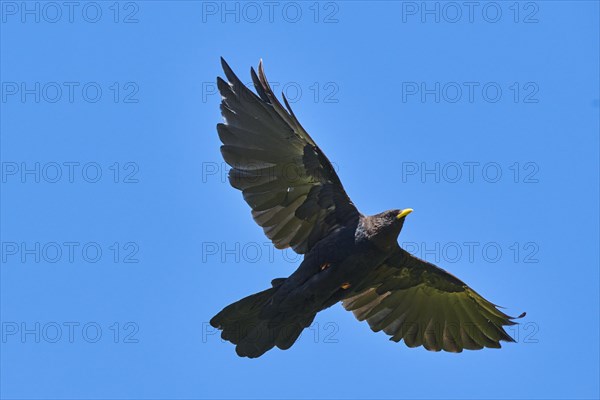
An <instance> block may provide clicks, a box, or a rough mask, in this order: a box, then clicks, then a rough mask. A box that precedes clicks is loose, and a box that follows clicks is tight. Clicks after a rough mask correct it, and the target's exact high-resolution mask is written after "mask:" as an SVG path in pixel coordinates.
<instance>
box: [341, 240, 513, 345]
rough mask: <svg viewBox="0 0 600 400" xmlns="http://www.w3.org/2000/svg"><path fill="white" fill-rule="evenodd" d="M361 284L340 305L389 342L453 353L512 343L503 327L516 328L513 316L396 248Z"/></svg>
mask: <svg viewBox="0 0 600 400" xmlns="http://www.w3.org/2000/svg"><path fill="white" fill-rule="evenodd" d="M366 282H367V283H366V285H364V286H363V288H362V291H360V292H359V293H358V294H356V295H353V296H352V297H349V298H347V299H346V300H344V301H343V303H342V304H343V306H344V307H345V308H346V310H348V311H353V312H354V315H355V316H356V318H358V320H360V321H363V320H367V322H368V323H369V326H370V327H371V329H372V330H373V331H375V332H378V331H381V330H383V331H384V332H385V333H387V334H388V335H390V336H391V338H390V340H393V341H396V342H399V341H400V340H401V339H404V343H406V345H407V346H408V347H418V346H421V345H422V346H424V347H425V348H426V349H427V350H432V351H440V350H445V351H449V352H455V353H459V352H461V351H462V350H463V349H469V350H478V349H481V348H483V347H494V348H499V347H501V346H500V341H501V340H504V341H507V342H514V340H513V338H512V337H510V336H509V335H508V334H507V333H506V331H505V330H504V328H503V326H504V325H514V324H515V322H513V321H512V320H513V319H514V318H513V317H509V316H508V315H506V314H504V313H503V312H502V311H500V310H498V308H497V307H496V306H495V305H494V304H492V303H490V302H489V301H487V300H486V299H484V298H483V297H481V296H480V295H479V294H477V293H476V292H475V291H474V290H473V289H471V288H470V287H468V286H467V285H466V284H465V283H464V282H462V281H461V280H459V279H458V278H456V277H455V276H453V275H451V274H450V273H448V272H446V271H444V270H443V269H441V268H438V267H436V266H435V265H433V264H431V263H428V262H427V261H424V260H421V259H419V258H417V257H414V256H412V255H411V254H410V253H408V252H407V251H405V250H403V249H401V248H400V247H398V248H397V250H396V252H395V253H394V255H393V256H392V257H390V258H389V259H388V260H387V261H386V262H385V264H383V265H381V266H380V267H379V268H378V269H377V270H375V271H374V272H373V273H372V275H371V276H370V277H369V279H368V280H367V281H366ZM359 290H360V289H359ZM523 315H524V314H523ZM523 315H521V316H520V317H522V316H523Z"/></svg>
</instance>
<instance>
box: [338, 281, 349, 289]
mask: <svg viewBox="0 0 600 400" xmlns="http://www.w3.org/2000/svg"><path fill="white" fill-rule="evenodd" d="M350 286H351V285H350V283H349V282H346V283H342V286H340V287H341V288H342V289H344V290H346V289H348V288H349V287H350Z"/></svg>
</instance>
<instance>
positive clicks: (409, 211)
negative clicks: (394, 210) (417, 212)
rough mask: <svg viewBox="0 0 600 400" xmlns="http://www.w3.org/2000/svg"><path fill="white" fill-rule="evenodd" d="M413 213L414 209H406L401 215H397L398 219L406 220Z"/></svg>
mask: <svg viewBox="0 0 600 400" xmlns="http://www.w3.org/2000/svg"><path fill="white" fill-rule="evenodd" d="M411 212H413V209H412V208H405V209H404V210H402V211H400V214H398V215H396V218H398V219H400V218H404V217H406V216H407V215H408V214H410V213H411Z"/></svg>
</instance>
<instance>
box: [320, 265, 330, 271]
mask: <svg viewBox="0 0 600 400" xmlns="http://www.w3.org/2000/svg"><path fill="white" fill-rule="evenodd" d="M330 265H331V263H324V264H321V271H325V270H326V269H327V268H329V266H330Z"/></svg>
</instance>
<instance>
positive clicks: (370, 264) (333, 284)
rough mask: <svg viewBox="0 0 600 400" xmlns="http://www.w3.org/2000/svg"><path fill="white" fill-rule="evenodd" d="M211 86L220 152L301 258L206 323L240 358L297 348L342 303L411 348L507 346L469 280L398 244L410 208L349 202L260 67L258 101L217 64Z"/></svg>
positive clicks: (273, 232)
mask: <svg viewBox="0 0 600 400" xmlns="http://www.w3.org/2000/svg"><path fill="white" fill-rule="evenodd" d="M222 64H223V69H224V70H225V74H226V76H227V78H228V80H229V82H225V81H224V80H222V79H220V78H218V79H217V84H218V87H219V90H220V92H221V95H222V98H223V101H222V104H221V111H222V114H223V116H224V118H225V121H226V123H225V124H219V125H217V130H218V132H219V137H220V139H221V141H222V142H223V146H222V147H221V152H222V154H223V157H224V158H225V161H226V162H227V163H228V164H229V165H230V166H231V167H232V169H231V171H230V173H229V181H230V183H231V185H232V186H233V187H235V188H237V189H239V190H241V191H242V193H243V195H244V200H246V202H247V203H248V204H249V205H250V207H251V208H252V217H253V218H254V220H255V221H256V222H257V223H258V225H260V226H261V227H262V228H263V230H264V232H265V234H266V235H267V237H268V238H269V239H271V240H272V241H273V243H274V245H275V247H277V248H286V247H291V248H292V249H293V250H295V251H296V252H297V253H299V254H304V259H303V261H302V262H301V264H300V265H299V267H298V268H297V270H296V271H295V272H294V273H292V274H291V275H290V276H289V277H288V278H278V279H274V280H273V281H272V287H271V288H269V289H266V290H264V291H262V292H259V293H256V294H254V295H251V296H248V297H246V298H244V299H242V300H239V301H237V302H235V303H233V304H231V305H229V306H227V307H225V308H224V309H223V310H222V311H221V312H220V313H218V314H217V315H216V316H215V317H213V318H212V319H211V325H213V326H214V327H216V328H219V329H221V330H222V331H223V332H222V335H221V336H222V338H223V339H226V340H229V341H231V342H232V343H234V344H236V351H237V353H238V355H240V356H246V357H259V356H261V355H262V354H264V353H265V352H266V351H268V350H269V349H271V348H273V347H275V346H277V347H279V348H281V349H287V348H289V347H291V346H292V344H293V343H294V342H295V341H296V339H297V338H298V336H299V335H300V333H301V332H302V330H303V329H304V328H306V327H307V326H309V325H310V324H311V323H312V321H313V319H314V317H315V315H316V314H317V313H318V312H319V311H321V310H324V309H326V308H328V307H331V306H332V305H334V304H336V303H338V302H340V301H342V304H343V306H344V307H345V308H346V309H347V310H349V311H352V312H354V314H355V316H356V317H357V318H358V319H359V320H361V321H362V320H366V321H367V322H368V323H369V325H370V327H371V329H373V330H374V331H380V330H383V331H384V332H385V333H387V334H388V335H390V336H391V338H390V340H394V341H400V340H404V342H405V343H406V344H407V345H408V346H409V347H416V346H421V345H422V346H424V347H425V348H427V349H428V350H434V351H439V350H445V351H450V352H461V351H462V350H463V349H481V348H483V347H500V344H499V341H501V340H505V341H514V340H513V339H512V338H511V337H510V336H509V335H508V334H507V333H506V332H505V331H504V329H503V326H504V325H512V324H514V322H513V321H512V317H509V316H508V315H506V314H504V313H503V312H501V311H500V310H498V309H497V308H496V306H494V305H493V304H492V303H490V302H489V301H487V300H485V299H484V298H483V297H481V296H480V295H479V294H477V293H476V292H475V291H474V290H472V289H471V288H469V287H468V286H467V285H466V284H465V283H464V282H462V281H460V280H459V279H458V278H456V277H454V276H453V275H451V274H449V273H447V272H446V271H444V270H442V269H440V268H438V267H436V266H435V265H433V264H430V263H428V262H426V261H423V260H420V259H418V258H416V257H414V256H412V255H411V254H409V253H408V252H406V251H405V250H403V249H402V248H400V246H399V245H398V242H397V239H398V235H399V234H400V231H401V230H402V227H403V225H404V222H405V218H406V216H407V215H408V214H410V213H411V212H412V209H403V210H400V209H397V210H389V211H385V212H382V213H379V214H376V215H372V216H364V215H363V214H361V213H360V212H359V211H358V210H357V208H356V207H355V206H354V204H353V203H352V201H351V200H350V198H349V197H348V195H347V194H346V192H345V190H344V188H343V186H342V184H341V182H340V179H339V177H338V176H337V174H336V172H335V170H334V169H333V167H332V165H331V163H330V162H329V160H328V159H327V157H326V156H325V154H324V153H323V152H322V151H321V149H320V148H319V147H318V146H317V145H316V143H315V142H314V140H313V139H312V138H311V137H310V135H309V134H308V133H307V132H306V131H305V130H304V128H303V127H302V126H301V125H300V123H299V122H298V120H297V118H296V116H295V115H294V113H293V112H292V110H291V108H290V107H289V104H288V102H287V100H285V97H284V101H285V105H286V107H287V110H286V109H285V108H283V106H282V104H281V103H280V102H279V101H278V100H277V98H276V97H275V95H274V94H273V92H272V91H271V88H270V86H269V84H268V82H267V79H266V77H265V75H264V71H263V69H262V64H260V65H259V73H258V75H257V74H256V72H255V71H254V70H253V69H252V70H251V74H252V80H253V81H254V86H255V88H256V91H257V93H258V95H256V94H254V93H252V92H251V91H250V90H249V89H248V88H246V87H245V86H244V85H243V83H242V82H241V81H240V80H239V79H238V78H237V76H236V75H235V74H234V73H233V71H232V70H231V69H230V68H229V66H228V65H227V64H226V63H225V62H224V61H223V60H222Z"/></svg>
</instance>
